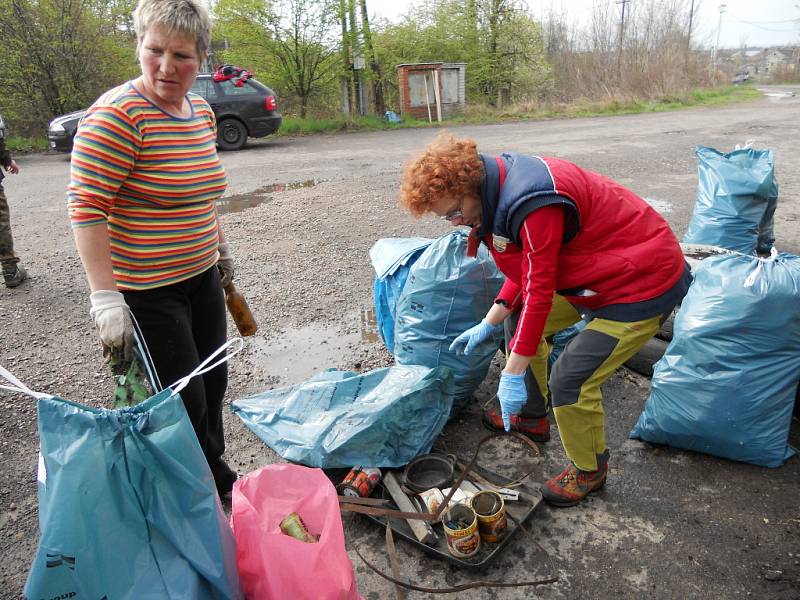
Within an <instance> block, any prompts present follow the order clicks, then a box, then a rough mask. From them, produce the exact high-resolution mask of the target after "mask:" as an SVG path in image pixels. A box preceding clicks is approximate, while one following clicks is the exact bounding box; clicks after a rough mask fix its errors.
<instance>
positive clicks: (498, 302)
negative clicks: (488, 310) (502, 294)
mask: <svg viewBox="0 0 800 600" xmlns="http://www.w3.org/2000/svg"><path fill="white" fill-rule="evenodd" d="M494 303H495V304H502V305H503V306H505V307H506V308H509V306H508V301H506V300H503V299H502V298H498V299H497V300H495V301H494Z"/></svg>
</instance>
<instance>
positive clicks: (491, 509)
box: [470, 490, 508, 542]
mask: <svg viewBox="0 0 800 600" xmlns="http://www.w3.org/2000/svg"><path fill="white" fill-rule="evenodd" d="M470 504H471V506H472V510H474V511H475V515H476V516H477V518H478V531H479V532H480V536H481V539H482V540H483V541H484V542H499V541H500V540H502V539H503V537H504V536H505V534H506V530H507V529H508V518H507V517H506V504H505V501H504V500H503V497H502V496H501V495H500V494H498V493H497V492H495V491H494V490H483V491H482V492H478V493H477V494H475V495H474V496H473V497H472V499H471V500H470Z"/></svg>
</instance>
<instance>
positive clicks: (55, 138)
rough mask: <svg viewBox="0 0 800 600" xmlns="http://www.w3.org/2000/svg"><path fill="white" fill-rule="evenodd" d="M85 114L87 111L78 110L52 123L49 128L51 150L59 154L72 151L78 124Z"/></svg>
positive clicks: (57, 118) (48, 137)
mask: <svg viewBox="0 0 800 600" xmlns="http://www.w3.org/2000/svg"><path fill="white" fill-rule="evenodd" d="M85 114H86V111H85V110H76V111H75V112H71V113H69V114H66V115H61V116H60V117H56V118H55V119H53V120H52V121H50V126H49V127H48V128H47V139H48V141H49V142H50V149H51V150H58V151H59V152H71V151H72V139H73V138H74V137H75V132H76V131H77V130H78V123H80V122H81V119H82V118H83V115H85Z"/></svg>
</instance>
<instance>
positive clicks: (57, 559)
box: [45, 552, 75, 571]
mask: <svg viewBox="0 0 800 600" xmlns="http://www.w3.org/2000/svg"><path fill="white" fill-rule="evenodd" d="M45 564H46V566H47V568H48V569H51V568H53V567H60V566H61V565H64V566H65V567H67V568H68V569H70V570H72V571H74V570H75V557H74V556H64V555H63V554H50V553H49V552H48V553H47V555H46V563H45Z"/></svg>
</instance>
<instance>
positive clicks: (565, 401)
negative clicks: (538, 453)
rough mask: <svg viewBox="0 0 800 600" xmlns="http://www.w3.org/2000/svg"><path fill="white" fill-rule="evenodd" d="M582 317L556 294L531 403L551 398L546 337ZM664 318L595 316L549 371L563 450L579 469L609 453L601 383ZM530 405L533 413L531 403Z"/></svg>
mask: <svg viewBox="0 0 800 600" xmlns="http://www.w3.org/2000/svg"><path fill="white" fill-rule="evenodd" d="M580 320H581V316H580V315H579V314H578V312H577V311H576V310H575V308H574V307H573V306H572V305H571V304H570V303H569V302H567V301H566V300H565V299H564V298H563V297H562V296H559V295H555V296H554V298H553V308H552V309H551V310H550V315H549V317H548V318H547V323H546V324H545V328H544V333H543V334H542V340H541V341H540V342H539V347H538V349H537V352H536V355H535V356H533V357H532V358H531V363H530V368H529V370H530V372H531V373H532V375H533V379H535V382H536V384H538V385H537V386H536V387H538V390H531V389H530V388H529V393H528V398H529V400H528V402H529V404H532V405H536V404H537V399H536V397H537V396H541V399H542V400H541V401H542V402H544V406H545V407H546V405H547V402H548V386H547V381H548V373H547V357H548V355H549V353H550V348H549V346H548V344H547V342H546V341H545V338H549V337H550V336H552V335H553V334H554V333H557V332H558V331H561V330H562V329H564V328H566V327H569V326H570V325H574V324H575V323H577V322H578V321H580ZM660 321H661V316H660V315H659V316H655V317H651V318H649V319H645V320H643V321H634V322H622V321H611V320H608V319H602V318H594V319H592V320H591V322H590V323H589V324H588V325H587V326H586V328H585V329H584V330H583V331H581V332H580V333H579V334H578V335H577V336H575V337H574V338H573V339H572V340H570V342H569V344H568V345H567V347H566V348H565V349H564V351H563V352H562V353H561V355H560V356H559V357H558V360H557V361H556V363H555V364H554V365H553V370H552V373H551V374H550V377H549V381H550V386H549V388H550V390H549V391H550V395H551V396H552V398H551V401H550V404H552V407H553V414H554V415H555V418H556V423H557V424H558V432H559V434H560V436H561V442H562V444H563V445H564V450H565V452H566V454H567V456H568V457H569V458H570V460H572V462H574V463H575V466H577V467H578V468H579V469H581V470H584V471H594V470H596V469H597V468H598V464H600V463H602V462H604V461H605V460H606V457H607V449H606V435H605V414H604V413H603V395H602V392H601V391H600V386H601V385H602V384H603V383H604V382H605V381H606V379H608V378H609V377H611V375H612V374H613V373H614V371H616V370H617V369H618V368H619V367H620V366H621V365H622V364H623V363H624V362H625V361H626V360H628V359H629V358H630V357H632V356H633V355H634V354H636V353H637V352H638V351H639V350H640V349H641V347H642V346H644V345H645V343H646V342H647V340H649V339H650V338H652V337H653V336H654V335H655V334H656V333H657V332H658V329H659V326H660ZM527 410H528V413H527V414H530V411H531V408H528V409H527ZM545 410H546V408H545ZM534 412H535V409H534ZM522 414H523V415H524V414H526V411H525V410H523V413H522Z"/></svg>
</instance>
